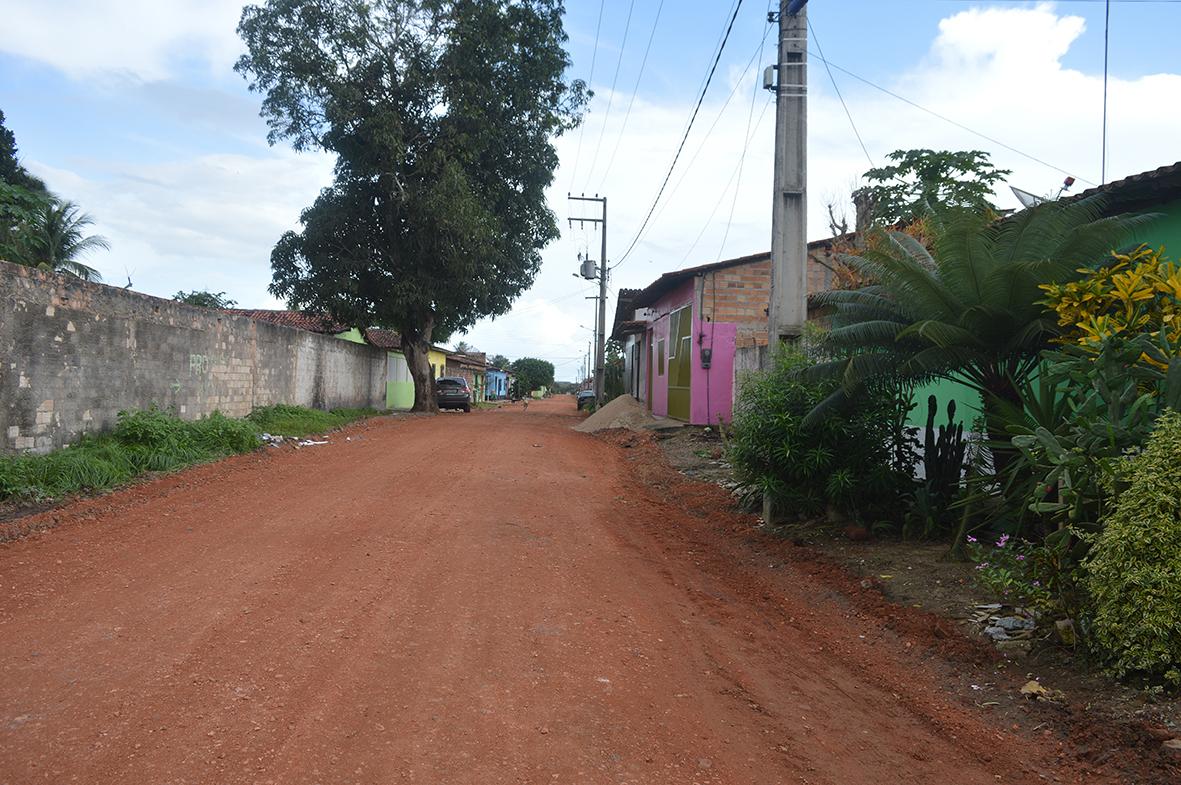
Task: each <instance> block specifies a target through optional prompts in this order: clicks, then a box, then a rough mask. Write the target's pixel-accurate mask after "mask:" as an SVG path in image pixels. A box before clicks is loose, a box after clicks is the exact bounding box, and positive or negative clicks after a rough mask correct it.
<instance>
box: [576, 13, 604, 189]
mask: <svg viewBox="0 0 1181 785" xmlns="http://www.w3.org/2000/svg"><path fill="white" fill-rule="evenodd" d="M605 5H607V0H599V21H598V22H597V23H596V24H595V48H594V51H592V52H591V67H590V75H589V76H587V78H586V86H587V88H590V87H591V83H592V82H593V81H594V79H595V61H596V60H598V59H599V31H600V30H602V29H603V6H605ZM585 136H586V122H583V123H582V127H581V128H580V129H579V130H578V147H577V148H575V150H574V168H573V169H571V170H570V187H569V188H568V189H566V190H568V191H573V190H574V180H575V179H576V178H577V177H578V159H579V158H581V157H582V139H583V137H585Z"/></svg>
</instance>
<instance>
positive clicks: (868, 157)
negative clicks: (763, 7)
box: [808, 19, 877, 169]
mask: <svg viewBox="0 0 1181 785" xmlns="http://www.w3.org/2000/svg"><path fill="white" fill-rule="evenodd" d="M808 32H810V33H811V34H812V40H813V41H815V42H816V51H817V52H820V61H821V62H822V63H824V70H825V71H827V72H828V81H830V82H832V89H833V90H835V91H836V94H837V98H839V99H840V101H841V108H842V109H844V110H845V117H847V118H849V126H850V127H851V128H852V129H853V135H854V136H856V137H857V144H859V145H861V152H863V153H865V160H867V161H869V167H870V168H871V169H872V168H873V167H874V166H876V165H877V164H875V163H874V162H873V156H871V155H870V154H869V150H867V149H866V148H865V142H864V141H863V140H862V139H861V132H860V131H858V130H857V123H855V122H853V115H852V114H851V113H850V112H849V106H848V104H846V103H845V97H844V96H843V95H841V88H839V87H837V80H836V77H834V76H833V75H832V69H831V68H829V67H828V61H827V60H825V59H824V49H823V48H822V47H821V46H820V39H819V38H818V37H817V36H816V28H814V27H812V20H811V19H809V20H808Z"/></svg>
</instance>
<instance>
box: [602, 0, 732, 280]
mask: <svg viewBox="0 0 1181 785" xmlns="http://www.w3.org/2000/svg"><path fill="white" fill-rule="evenodd" d="M741 8H742V0H738V2H737V3H735V4H734V13H733V15H731V17H730V23H729V25H727V26H726V32H725V34H724V35H723V36H722V44H721V46H719V47H718V54H717V56H716V57H715V58H714V62H713V65H712V66H711V67H710V69H709V75H708V76H707V77H706V78H705V86H704V87H703V88H702V90H701V95H699V96H697V105H696V106H694V107H693V114H692V115H690V116H689V124H688V125H687V126H686V127H685V134H684V135H683V136H682V137H681V142H680V144H678V145H677V152H676V155H674V156H673V161H672V164H670V165H669V167H668V172H667V173H666V174H665V175H664V181H663V182H662V183H661V184H660V190H659V191H657V192H656V198H655V199H653V200H652V206H651V207H649V208H648V214H647V215H645V216H644V221H643V223H641V224H640V230H639V231H638V232H636V236H635V237H633V238H632V241H631V243H630V244H629V245H628V247H627V250H626V251H624V253H623V256H622V257H620V259H619V261H618V262H616V263H615V264H613V265H612V266H611V269H615V268H616V267H618V266H619V265H621V264H623V263H624V262H625V261H627V257H628V256H630V255H631V252H632V249H634V248H635V247H636V243H638V242H639V241H640V237H641V235H643V234H644V229H646V228H647V226H648V221H650V220H651V219H652V213H653V211H655V210H656V205H657V204H659V203H660V197H661V195H663V194H664V189H665V188H666V187H667V186H668V181H669V179H670V178H671V177H672V175H673V170H674V169H676V167H677V160H678V159H680V157H681V152H682V151H683V150H684V149H685V142H686V141H687V140H688V139H689V132H690V131H692V130H693V123H694V121H696V120H697V113H698V112H699V111H701V104H702V102H703V101H704V100H705V94H706V93H707V92H709V85H710V83H711V82H712V81H713V78H714V73H715V72H717V70H718V63H719V62H721V59H722V52H724V51H725V50H726V42H727V41H729V40H730V32H731V31H732V30H733V29H734V22H735V20H736V19H738V12H739V10H741Z"/></svg>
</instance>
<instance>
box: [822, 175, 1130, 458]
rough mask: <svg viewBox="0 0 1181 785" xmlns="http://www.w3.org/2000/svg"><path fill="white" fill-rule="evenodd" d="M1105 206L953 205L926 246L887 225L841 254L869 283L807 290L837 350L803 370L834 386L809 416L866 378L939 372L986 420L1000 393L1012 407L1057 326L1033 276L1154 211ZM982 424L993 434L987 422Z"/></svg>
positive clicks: (1095, 248)
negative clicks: (1003, 209) (996, 211)
mask: <svg viewBox="0 0 1181 785" xmlns="http://www.w3.org/2000/svg"><path fill="white" fill-rule="evenodd" d="M1103 207H1104V203H1103V201H1102V200H1101V199H1097V198H1090V199H1083V200H1072V201H1068V202H1049V203H1045V204H1042V205H1039V206H1037V207H1032V208H1029V209H1027V210H1023V211H1021V212H1019V213H1017V214H1016V215H1013V216H1011V217H1009V218H1006V219H1005V220H1002V221H990V220H989V219H988V217H986V216H981V215H969V214H964V213H957V214H955V215H952V216H949V217H947V218H945V219H944V222H943V223H938V222H936V225H935V226H934V240H933V243H932V248H931V250H930V251H928V249H927V248H926V247H924V246H923V244H922V243H920V242H919V241H918V240H916V239H915V238H913V237H911V236H910V235H907V234H905V233H903V232H897V231H891V232H882V233H880V234H879V235H877V236H876V237H875V242H871V244H870V246H871V248H870V250H867V251H865V252H864V253H862V254H861V255H859V256H845V257H843V261H844V262H845V263H846V264H848V265H850V266H851V267H852V268H853V269H854V270H855V271H857V272H858V273H860V274H861V275H862V276H864V277H865V278H866V279H868V280H870V281H873V282H874V283H872V284H871V285H868V286H865V287H862V288H860V289H855V290H848V291H832V292H825V293H823V294H820V295H818V296H817V297H816V302H817V304H818V305H821V306H827V307H828V308H830V309H831V314H832V323H833V329H832V330H831V331H830V332H829V333H828V334H827V336H826V337H825V338H824V340H823V341H822V347H821V348H822V349H823V350H825V351H826V352H827V353H828V354H829V356H832V357H836V358H838V359H834V360H831V361H828V362H824V363H820V364H818V365H816V366H814V367H813V368H812V369H809V370H808V371H806V373H807V374H808V375H809V376H812V377H814V378H816V377H820V378H838V379H840V380H841V382H842V384H841V387H840V388H839V389H838V390H837V391H836V392H835V393H834V394H833V395H832V396H830V397H829V398H828V399H826V401H825V402H823V403H822V404H821V405H820V406H818V407H817V408H816V410H814V411H813V412H812V413H811V414H810V415H809V417H810V418H813V419H816V418H819V417H820V416H821V415H822V413H823V412H824V411H825V410H826V409H828V408H829V407H831V406H832V405H834V404H836V403H838V402H841V401H843V400H847V399H848V398H849V397H850V396H851V395H852V394H855V393H856V392H857V391H858V390H859V389H861V388H864V387H866V386H868V385H873V384H875V383H879V382H883V381H886V380H894V381H897V380H905V381H913V382H922V381H926V380H929V379H933V378H936V377H946V378H952V379H955V380H957V381H960V382H962V383H964V384H966V385H968V386H969V387H972V388H974V389H975V390H977V391H978V392H979V393H980V394H981V396H982V397H983V400H984V405H985V414H986V419H988V418H989V417H990V416H991V415H993V414H995V412H996V411H997V409H998V407H999V406H1000V405H1001V404H1002V403H1003V402H1008V403H1012V404H1016V405H1018V406H1020V404H1021V395H1020V390H1021V387H1022V385H1023V384H1025V383H1026V382H1028V381H1029V379H1030V378H1031V377H1032V375H1033V373H1034V371H1035V369H1036V368H1037V365H1038V362H1039V360H1040V352H1041V350H1042V349H1044V348H1046V347H1047V346H1048V345H1049V343H1050V340H1051V339H1052V338H1053V337H1054V336H1055V335H1056V334H1057V333H1058V326H1057V320H1056V318H1055V316H1054V314H1053V313H1050V312H1048V311H1047V310H1046V309H1045V307H1044V306H1042V305H1040V304H1039V302H1038V301H1039V300H1041V299H1043V297H1044V296H1045V293H1044V292H1043V291H1042V290H1041V289H1039V288H1038V286H1039V284H1043V283H1048V282H1061V281H1066V280H1071V279H1074V278H1077V277H1078V276H1080V275H1081V273H1080V272H1079V268H1081V267H1084V266H1086V265H1093V264H1095V263H1097V262H1099V261H1100V260H1102V259H1103V257H1104V256H1106V255H1107V254H1108V253H1109V252H1110V251H1111V250H1112V249H1114V248H1116V247H1118V246H1119V245H1120V243H1121V242H1122V241H1123V240H1124V238H1126V237H1127V236H1128V233H1129V232H1130V231H1131V230H1132V229H1134V228H1135V227H1137V226H1139V225H1141V224H1142V223H1144V222H1145V221H1148V220H1151V219H1152V216H1135V217H1133V216H1115V217H1107V218H1104V217H1102V214H1103ZM989 432H990V433H991V434H992V435H997V433H996V430H995V423H993V424H990V426H989Z"/></svg>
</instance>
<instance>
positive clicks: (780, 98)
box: [763, 0, 808, 525]
mask: <svg viewBox="0 0 1181 785" xmlns="http://www.w3.org/2000/svg"><path fill="white" fill-rule="evenodd" d="M807 2H808V0H779V17H778V21H779V58H778V65H777V66H775V78H774V79H773V80H772V79H771V78H769V76H770V72H771V69H768V71H767V74H768V75H767V76H764V77H763V86H764V87H767V88H769V89H774V90H775V193H774V201H773V203H772V209H771V302H770V307H769V308H768V309H767V316H768V319H767V322H768V324H767V328H768V343H767V354H766V355H765V357H764V358H763V367H764V369H770V368H771V367H772V365H773V363H774V358H775V351H776V349H777V348H778V347H779V345H780V343H781V342H783V341H784V340H789V341H790V340H793V339H796V338H799V337H800V335H802V334H803V332H804V322H806V321H807V319H808V274H807V263H808V237H807V234H806V228H807V209H808V200H807V190H808V16H807V12H806V11H805V10H804V6H805V5H806V4H807ZM768 21H770V19H769V20H768ZM779 517H780V515H779V511H778V510H776V506H775V503H774V500H773V499H772V498H771V496H770V495H769V494H764V495H763V520H764V521H765V522H766V523H767V524H768V525H773V524H775V523H776V522H777V521H778V519H779Z"/></svg>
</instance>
